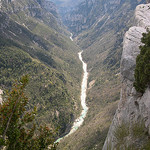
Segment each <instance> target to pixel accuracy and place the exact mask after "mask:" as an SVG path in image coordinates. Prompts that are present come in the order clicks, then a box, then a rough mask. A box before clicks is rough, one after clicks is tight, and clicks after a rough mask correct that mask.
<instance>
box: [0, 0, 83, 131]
mask: <svg viewBox="0 0 150 150" xmlns="http://www.w3.org/2000/svg"><path fill="white" fill-rule="evenodd" d="M44 2H45V1H41V0H14V1H8V2H7V1H4V0H2V1H1V9H0V33H1V34H0V88H1V89H3V90H6V89H9V88H10V87H11V86H12V84H13V83H14V82H15V80H18V79H19V78H20V77H21V76H22V75H24V74H28V75H29V76H30V81H29V85H28V86H27V88H26V93H27V95H28V96H29V97H30V103H29V105H28V107H29V109H30V108H32V107H33V106H37V108H38V117H37V118H36V119H37V123H38V124H40V123H47V124H49V125H50V126H51V127H52V128H59V130H58V131H59V132H58V134H62V133H64V132H65V131H66V130H67V128H68V127H69V126H70V124H71V123H72V120H73V119H74V117H75V116H76V115H77V112H78V113H79V112H80V105H79V104H80V102H79V95H80V82H81V81H80V77H81V74H82V68H81V63H80V61H79V59H78V55H77V52H78V51H79V49H78V47H77V46H75V45H74V44H73V43H72V42H71V40H70V39H69V33H68V32H66V31H64V30H63V29H62V26H60V25H59V23H58V22H59V21H60V20H59V16H58V14H57V11H56V10H55V8H54V4H53V3H51V2H47V5H46V4H44ZM45 6H49V7H48V8H47V7H46V8H45ZM51 6H52V7H51ZM64 33H65V35H68V37H66V36H64ZM62 116H63V117H62Z"/></svg>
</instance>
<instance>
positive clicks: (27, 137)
mask: <svg viewBox="0 0 150 150" xmlns="http://www.w3.org/2000/svg"><path fill="white" fill-rule="evenodd" d="M27 83H28V76H27V75H26V76H24V77H22V78H21V80H20V81H19V82H16V83H15V84H14V85H13V87H12V89H11V91H10V92H8V93H7V94H6V95H5V97H3V102H2V104H1V103H0V149H1V148H2V147H4V146H5V150H28V149H30V150H45V149H48V146H49V145H51V148H50V149H51V150H55V149H56V147H55V145H54V141H55V139H54V136H53V132H52V131H51V130H50V129H49V128H48V127H47V126H46V125H44V126H40V127H37V126H36V124H35V122H34V120H35V114H36V108H34V110H28V109H27V104H28V102H29V99H28V98H27V97H26V96H25V94H24V91H25V87H26V85H27ZM29 124H30V127H29Z"/></svg>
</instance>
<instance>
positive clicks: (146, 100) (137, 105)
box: [103, 4, 150, 150]
mask: <svg viewBox="0 0 150 150" xmlns="http://www.w3.org/2000/svg"><path fill="white" fill-rule="evenodd" d="M148 28H150V4H142V5H139V6H137V8H136V10H135V26H133V27H131V28H130V29H129V30H128V31H127V32H126V34H125V37H124V42H123V53H122V58H121V76H122V89H121V97H120V102H119V104H118V109H117V111H116V114H115V116H114V119H113V122H112V124H111V126H110V129H109V132H108V135H107V138H106V141H105V144H104V146H103V150H107V149H108V147H109V146H110V147H111V150H114V149H116V138H115V136H114V131H115V130H116V127H117V126H119V125H121V124H122V123H123V122H126V123H128V125H129V126H130V125H132V123H136V122H139V121H140V120H144V125H145V127H146V128H147V130H148V131H149V130H150V129H149V125H150V88H147V90H146V91H145V93H144V94H143V95H142V96H141V94H140V93H138V92H136V90H135V88H134V87H133V82H134V69H135V65H136V57H137V55H138V54H139V53H140V49H139V46H140V45H142V43H141V37H142V33H145V32H146V31H147V29H148ZM149 133H150V131H149ZM125 144H127V143H125Z"/></svg>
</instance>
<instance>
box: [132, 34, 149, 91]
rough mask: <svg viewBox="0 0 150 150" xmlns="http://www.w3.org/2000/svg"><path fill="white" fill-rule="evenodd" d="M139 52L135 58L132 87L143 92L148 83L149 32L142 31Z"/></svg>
mask: <svg viewBox="0 0 150 150" xmlns="http://www.w3.org/2000/svg"><path fill="white" fill-rule="evenodd" d="M141 41H142V43H143V44H144V45H143V46H140V50H141V52H140V54H139V55H138V56H137V58H136V68H135V74H134V76H135V82H134V87H135V88H136V90H137V91H138V92H141V93H144V92H145V90H146V88H147V87H148V86H149V85H150V32H148V33H143V37H142V39H141Z"/></svg>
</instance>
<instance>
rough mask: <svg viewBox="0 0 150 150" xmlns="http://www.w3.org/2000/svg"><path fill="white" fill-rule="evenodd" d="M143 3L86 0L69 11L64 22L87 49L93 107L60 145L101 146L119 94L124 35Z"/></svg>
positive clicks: (86, 57)
mask: <svg viewBox="0 0 150 150" xmlns="http://www.w3.org/2000/svg"><path fill="white" fill-rule="evenodd" d="M141 3H145V1H133V0H105V1H104V0H87V1H84V2H83V3H82V4H81V5H79V6H78V7H77V8H76V10H73V11H71V13H70V14H69V13H67V14H66V16H65V18H64V23H65V24H66V25H68V28H69V29H70V31H71V32H72V33H73V34H74V40H76V43H77V44H78V45H79V46H80V47H81V48H83V49H84V53H83V58H84V60H85V62H87V64H88V71H89V89H88V95H87V102H88V106H89V108H90V109H89V112H88V115H87V118H86V120H85V123H84V125H83V126H82V127H81V128H80V129H79V130H78V131H77V133H76V134H74V135H72V136H71V137H69V138H66V139H65V140H64V141H62V143H60V145H59V147H60V148H59V149H61V148H63V147H64V148H65V149H67V150H68V149H69V148H70V147H71V148H72V149H73V150H75V149H85V150H92V149H102V147H103V144H104V141H105V137H106V136H107V131H108V129H109V126H110V123H111V121H112V119H113V116H114V114H115V110H116V108H117V102H118V100H119V98H120V86H121V83H120V59H121V53H122V42H123V36H124V33H125V31H127V30H128V28H129V27H130V26H131V25H133V24H134V19H133V14H134V9H135V7H136V6H137V5H138V4H141ZM75 141H76V142H75ZM87 143H90V144H87Z"/></svg>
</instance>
